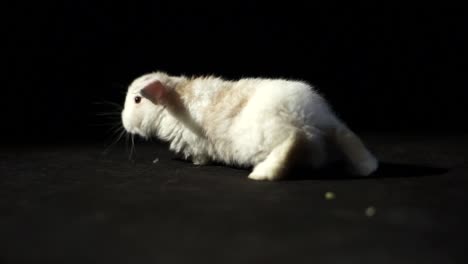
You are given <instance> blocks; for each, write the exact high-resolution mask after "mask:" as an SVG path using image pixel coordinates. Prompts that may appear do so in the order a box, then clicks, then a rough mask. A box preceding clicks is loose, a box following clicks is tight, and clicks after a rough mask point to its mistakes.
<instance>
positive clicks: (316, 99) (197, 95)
mask: <svg viewBox="0 0 468 264" xmlns="http://www.w3.org/2000/svg"><path fill="white" fill-rule="evenodd" d="M156 80H158V81H160V82H161V83H163V84H164V86H165V87H166V88H167V89H168V91H170V92H172V93H173V94H175V95H176V96H178V98H180V100H181V102H182V106H175V105H170V104H169V105H165V106H162V105H158V104H154V103H152V102H151V101H149V100H147V99H145V98H143V99H142V101H141V102H140V103H138V104H137V103H135V102H134V97H135V96H139V95H140V91H141V90H142V89H143V88H144V87H146V86H148V85H149V84H151V83H152V82H154V81H156ZM182 108H184V109H182ZM122 121H123V125H124V127H125V129H126V130H127V131H128V132H129V133H133V134H138V135H140V136H143V137H146V138H147V137H153V136H155V137H158V138H160V139H162V140H165V141H169V142H170V149H171V150H173V151H175V152H178V153H182V154H184V155H185V157H186V158H191V159H192V160H193V162H194V163H195V164H206V163H207V162H209V161H219V162H224V163H227V164H234V165H240V166H253V167H254V168H253V171H252V173H251V174H250V175H249V178H250V179H254V180H276V179H279V178H281V177H283V176H284V175H285V174H286V173H287V169H289V168H290V167H291V166H294V165H297V164H306V165H311V166H313V167H320V166H323V165H324V164H325V162H326V161H327V160H329V159H330V153H328V149H329V148H328V147H327V144H330V143H331V144H333V145H334V146H335V147H336V148H337V149H339V150H340V151H341V153H342V154H343V155H342V156H344V157H345V159H346V160H347V161H348V162H349V164H350V165H351V167H352V169H353V171H354V173H356V174H358V175H363V176H365V175H369V174H371V173H372V172H374V171H375V170H376V169H377V166H378V163H377V160H376V159H375V158H374V156H373V155H372V154H371V153H370V152H369V151H368V150H367V149H366V148H365V146H364V145H363V143H362V142H361V140H360V139H359V138H358V137H357V136H356V135H355V134H354V133H353V132H352V131H350V130H349V129H348V128H347V127H346V125H344V124H343V123H342V122H341V121H340V120H339V119H338V118H337V117H336V116H335V115H334V114H333V112H332V111H331V109H330V107H329V106H328V105H327V103H326V101H325V100H324V99H323V97H321V96H320V95H319V94H318V93H317V92H315V91H314V89H313V88H312V87H311V86H310V85H308V84H307V83H305V82H300V81H290V80H282V79H258V78H256V79H241V80H239V81H227V80H223V79H221V78H216V77H199V78H195V77H194V78H187V77H184V76H180V77H174V76H169V75H167V74H166V73H162V72H156V73H151V74H146V75H144V76H141V77H139V78H137V79H136V80H135V81H134V82H133V83H132V84H131V85H130V87H129V89H128V93H127V98H126V100H125V106H124V110H123V112H122Z"/></svg>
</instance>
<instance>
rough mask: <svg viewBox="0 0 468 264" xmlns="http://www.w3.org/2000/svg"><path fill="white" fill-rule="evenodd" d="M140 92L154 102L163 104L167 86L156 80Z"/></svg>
mask: <svg viewBox="0 0 468 264" xmlns="http://www.w3.org/2000/svg"><path fill="white" fill-rule="evenodd" d="M140 94H141V95H142V96H143V97H145V98H146V99H148V100H150V101H151V102H152V103H153V104H163V103H164V101H165V97H166V95H167V88H166V87H165V86H164V84H162V83H161V82H160V81H154V82H152V83H150V84H148V85H147V86H145V87H144V88H143V89H141V91H140Z"/></svg>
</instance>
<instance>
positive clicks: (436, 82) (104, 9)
mask: <svg viewBox="0 0 468 264" xmlns="http://www.w3.org/2000/svg"><path fill="white" fill-rule="evenodd" d="M321 2H322V1H321ZM4 12H5V15H4V16H3V17H4V20H5V21H4V22H3V25H4V26H5V28H6V31H4V32H5V33H4V34H3V42H4V44H6V48H4V49H3V50H4V53H5V54H4V56H3V59H2V61H3V63H5V64H6V71H5V72H4V73H6V74H5V75H6V79H5V80H4V82H3V84H2V86H3V87H2V88H3V89H2V103H1V106H0V107H1V112H2V130H1V133H2V134H4V135H2V137H1V139H2V141H5V142H18V141H22V142H29V141H31V142H33V141H36V142H38V141H44V142H49V141H65V140H77V141H79V140H101V139H106V138H109V133H108V128H109V127H108V126H107V123H109V120H108V119H107V118H105V117H102V116H99V115H97V114H98V113H100V112H111V111H114V109H113V107H112V106H110V105H101V104H96V103H100V102H104V101H110V102H116V103H119V104H121V103H122V102H123V99H124V96H125V91H126V87H127V85H128V84H129V83H130V82H131V80H132V79H133V78H135V77H137V76H138V75H141V74H144V73H147V72H150V71H154V70H162V71H167V72H168V73H170V74H186V75H197V74H215V75H219V76H223V77H225V78H229V79H233V78H240V77H283V78H293V79H302V80H306V81H308V82H310V83H311V84H313V85H315V86H316V87H317V88H318V89H319V90H320V91H321V92H322V93H323V94H324V95H325V96H326V98H327V99H328V100H329V101H330V103H331V104H332V106H333V107H334V108H335V110H336V111H337V112H338V114H339V115H340V116H341V117H342V118H343V119H344V120H345V121H346V122H347V123H348V124H349V125H350V126H351V127H352V128H354V129H355V130H358V131H359V130H366V131H422V132H424V133H426V132H428V131H466V130H467V128H468V126H467V122H466V121H464V120H465V118H464V117H465V103H466V99H467V94H468V92H467V90H466V84H467V81H466V78H465V76H464V73H465V70H464V69H463V68H464V66H466V61H467V60H466V59H467V56H466V49H465V47H466V46H467V45H466V44H467V32H466V26H467V25H468V23H467V20H466V18H465V17H466V13H465V10H463V9H462V8H461V7H460V6H449V5H448V4H447V5H440V4H438V5H435V4H434V5H431V4H429V3H425V4H424V5H418V6H409V5H408V4H397V3H393V4H387V5H383V4H379V5H377V4H359V3H352V4H351V3H350V4H347V5H339V4H335V3H331V2H328V1H327V4H325V3H320V4H318V3H315V4H305V3H301V4H293V3H290V2H282V3H277V4H274V3H269V4H265V3H254V2H252V3H248V4H247V3H238V2H232V3H228V2H222V1H220V3H218V4H214V3H211V4H205V5H202V4H200V3H198V2H193V3H182V2H168V3H164V2H159V1H146V2H145V3H142V2H138V3H137V2H132V3H119V2H110V3H106V4H104V3H101V4H98V3H95V2H86V1H73V2H72V1H68V2H65V3H51V2H48V1H47V2H40V3H39V2H37V3H25V2H19V1H17V2H15V3H9V4H7V8H6V9H4ZM116 122H118V119H116Z"/></svg>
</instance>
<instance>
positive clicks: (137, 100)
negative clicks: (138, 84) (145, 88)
mask: <svg viewBox="0 0 468 264" xmlns="http://www.w3.org/2000/svg"><path fill="white" fill-rule="evenodd" d="M140 102H141V96H135V103H137V104H138V103H140Z"/></svg>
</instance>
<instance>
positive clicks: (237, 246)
mask: <svg viewBox="0 0 468 264" xmlns="http://www.w3.org/2000/svg"><path fill="white" fill-rule="evenodd" d="M364 139H365V141H366V142H367V143H368V145H369V147H370V148H371V149H372V150H373V151H374V152H375V153H376V155H377V156H378V157H379V158H380V160H381V161H382V166H381V169H380V170H379V172H378V173H377V174H376V175H375V176H374V177H371V178H365V179H356V178H348V177H347V176H346V175H344V174H343V173H341V172H340V170H339V169H333V170H328V171H325V172H314V171H308V172H302V173H300V174H302V176H301V177H298V178H297V179H295V180H288V181H280V182H254V181H251V180H248V179H247V175H248V171H247V170H242V169H235V168H228V167H223V166H218V165H212V166H204V167H197V166H194V165H192V164H190V163H188V162H184V161H180V160H178V159H175V158H174V156H173V155H172V154H171V153H169V152H168V151H167V150H165V148H163V147H161V146H160V145H158V144H155V143H142V142H140V143H138V144H137V146H136V154H135V156H134V161H133V162H132V161H129V160H128V152H127V151H126V150H125V147H124V146H119V145H118V146H116V147H114V148H112V149H111V151H110V152H108V153H107V154H105V153H103V150H104V149H105V144H103V143H100V144H92V143H89V144H57V145H48V146H40V145H37V146H31V145H29V146H23V147H1V148H0V175H1V176H0V209H1V210H0V216H1V217H0V262H1V263H374V264H375V263H379V264H380V263H411V264H415V263H468V251H467V249H468V246H467V242H468V239H467V235H468V228H467V225H468V214H467V213H466V208H467V206H466V205H467V202H468V193H467V192H468V136H460V135H458V136H453V135H445V136H440V135H439V136H421V135H417V134H413V135H406V136H402V135H398V134H393V135H391V134H385V135H384V134H373V135H371V134H370V135H366V136H364ZM156 158H158V159H159V160H158V161H157V162H155V163H153V161H154V160H155V159H156ZM326 192H333V193H334V194H335V196H336V197H335V199H333V200H327V199H325V197H324V195H325V193H326ZM370 206H372V207H374V208H375V210H376V212H375V215H373V216H367V215H366V214H365V211H366V208H368V207H370Z"/></svg>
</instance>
